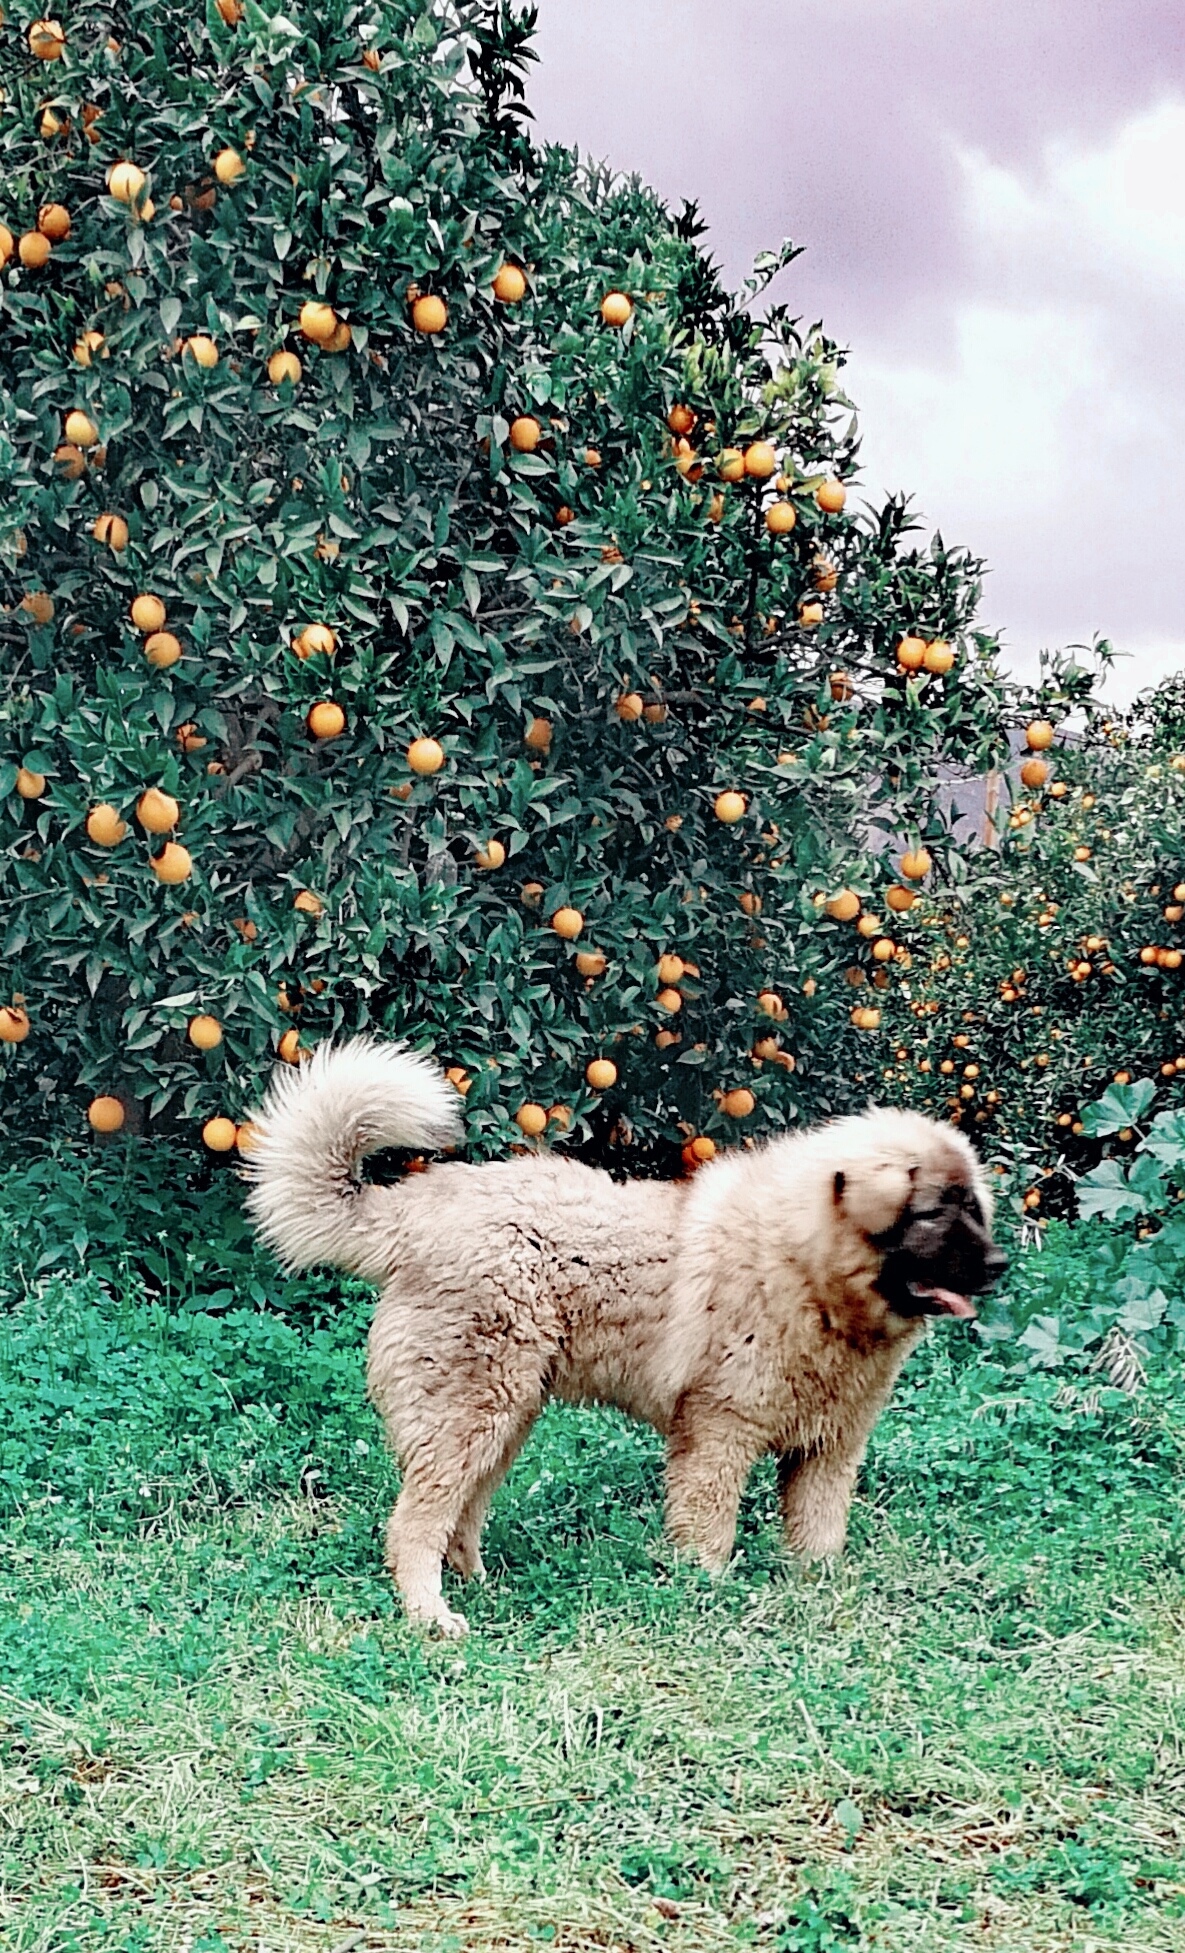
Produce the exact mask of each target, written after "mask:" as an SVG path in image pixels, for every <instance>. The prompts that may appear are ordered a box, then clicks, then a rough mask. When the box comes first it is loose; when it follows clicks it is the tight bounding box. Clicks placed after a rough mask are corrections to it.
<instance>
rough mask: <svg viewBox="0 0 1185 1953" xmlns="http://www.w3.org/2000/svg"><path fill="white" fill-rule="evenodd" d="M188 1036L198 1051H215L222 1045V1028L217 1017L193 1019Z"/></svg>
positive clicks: (191, 1019) (190, 1022)
mask: <svg viewBox="0 0 1185 1953" xmlns="http://www.w3.org/2000/svg"><path fill="white" fill-rule="evenodd" d="M186 1036H187V1037H188V1039H189V1042H190V1043H191V1044H192V1045H194V1046H195V1047H196V1049H197V1050H198V1051H214V1050H216V1049H217V1047H218V1045H220V1044H221V1043H222V1026H221V1024H220V1023H219V1022H218V1019H217V1018H216V1017H191V1018H190V1020H189V1029H188V1031H187V1032H186Z"/></svg>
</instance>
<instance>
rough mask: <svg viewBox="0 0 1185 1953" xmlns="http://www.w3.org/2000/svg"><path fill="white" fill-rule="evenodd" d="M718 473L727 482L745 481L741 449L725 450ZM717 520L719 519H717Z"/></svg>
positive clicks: (718, 466)
mask: <svg viewBox="0 0 1185 1953" xmlns="http://www.w3.org/2000/svg"><path fill="white" fill-rule="evenodd" d="M716 468H717V472H718V473H719V474H720V475H721V476H722V477H723V479H724V480H725V481H743V480H744V478H745V457H744V455H743V454H742V453H741V450H740V449H739V448H724V449H722V450H721V454H720V459H719V461H718V462H717V463H716ZM717 520H719V518H718V517H717Z"/></svg>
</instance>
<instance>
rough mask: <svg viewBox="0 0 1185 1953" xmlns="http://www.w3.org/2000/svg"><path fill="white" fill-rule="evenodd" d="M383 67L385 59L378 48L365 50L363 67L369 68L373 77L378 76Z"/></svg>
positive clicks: (363, 52)
mask: <svg viewBox="0 0 1185 1953" xmlns="http://www.w3.org/2000/svg"><path fill="white" fill-rule="evenodd" d="M382 65H383V57H382V55H381V54H380V53H379V50H378V49H377V47H368V48H364V49H363V51H362V66H363V67H364V68H369V69H370V72H371V74H372V75H377V73H378V71H379V69H380V68H381V67H382Z"/></svg>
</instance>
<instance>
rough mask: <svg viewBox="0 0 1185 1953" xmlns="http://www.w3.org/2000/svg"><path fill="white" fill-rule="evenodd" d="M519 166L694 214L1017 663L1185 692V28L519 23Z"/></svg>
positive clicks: (874, 2)
mask: <svg viewBox="0 0 1185 1953" xmlns="http://www.w3.org/2000/svg"><path fill="white" fill-rule="evenodd" d="M536 50H537V52H538V54H539V57H540V59H539V64H538V66H537V67H536V68H535V69H534V70H533V74H532V79H531V82H530V84H529V90H528V95H529V100H530V104H531V107H532V109H533V111H534V114H535V121H536V130H537V133H538V135H539V136H540V137H542V138H544V139H546V140H550V141H557V142H565V143H568V144H575V145H576V146H578V147H579V148H580V149H581V150H582V151H584V152H585V153H586V154H590V155H592V156H594V157H598V158H604V159H606V160H608V161H609V162H610V163H611V164H612V165H613V166H614V167H615V168H617V169H619V170H621V171H622V172H625V173H629V172H633V171H636V172H638V174H640V175H641V176H642V177H644V178H645V179H646V181H648V182H649V183H651V184H652V185H653V186H654V188H655V189H656V190H658V192H659V193H660V194H661V195H662V196H664V197H665V198H666V199H667V200H668V201H669V202H671V203H672V204H674V205H676V206H677V205H678V204H679V203H680V202H681V201H682V199H683V198H685V197H687V198H691V199H694V200H695V201H696V202H698V204H699V206H700V210H701V214H702V215H703V216H704V217H705V218H706V220H707V221H708V224H709V226H710V229H709V233H708V236H707V238H706V239H705V240H704V241H705V243H706V244H707V246H708V248H709V249H710V251H711V252H712V255H713V256H714V257H715V258H716V260H717V261H718V262H719V264H720V265H721V267H722V269H723V271H724V272H725V274H726V276H727V278H728V280H729V282H730V283H731V284H733V285H734V286H735V285H737V284H739V283H740V281H741V280H742V279H743V277H744V276H745V275H746V273H747V272H748V270H749V268H750V266H751V264H752V261H753V258H754V256H755V255H756V253H757V252H758V251H760V250H762V249H764V248H768V247H771V246H776V245H777V244H779V243H780V242H781V240H782V238H783V237H792V238H793V239H794V241H795V243H796V244H799V245H802V246H804V247H805V253H804V255H803V256H802V257H801V258H799V259H798V260H797V261H796V262H795V264H793V265H792V266H791V267H790V268H789V269H788V270H787V271H785V272H783V273H782V274H781V275H780V277H779V278H778V280H777V282H776V284H775V285H774V287H773V288H772V290H771V293H770V297H771V299H775V300H778V301H780V302H784V303H786V304H787V305H789V307H790V309H791V311H792V312H793V313H795V314H801V315H802V316H803V317H804V319H805V320H806V321H807V322H810V321H812V320H814V319H819V318H821V319H822V320H823V323H824V325H825V327H826V329H827V331H828V332H829V333H830V334H831V336H832V337H833V338H835V339H837V340H838V341H839V342H840V343H841V344H842V345H844V346H846V347H847V348H849V350H850V361H849V365H848V367H847V370H846V375H845V377H846V384H847V390H848V392H849V393H850V394H851V396H852V398H853V399H854V400H855V402H856V404H857V406H858V408H859V409H860V422H861V428H862V433H863V447H862V461H863V484H864V486H865V488H866V489H867V491H868V492H869V493H870V494H871V495H879V494H880V493H882V492H883V491H885V490H892V489H906V490H908V491H909V492H910V493H911V494H912V495H913V496H914V497H915V500H916V503H917V507H918V509H919V511H920V512H921V513H922V514H923V515H924V516H925V517H926V519H927V523H928V526H929V527H931V528H937V529H939V530H941V532H942V534H943V536H944V537H945V539H946V541H947V542H948V543H962V544H965V545H967V546H968V547H969V548H970V549H972V550H973V551H974V552H975V554H977V555H979V556H982V557H984V558H986V560H987V563H988V566H989V572H990V574H989V575H988V578H987V581H986V585H985V593H984V600H983V605H982V610H981V621H982V622H983V623H984V624H985V625H986V626H987V627H989V628H991V629H993V630H998V631H999V632H1000V633H1001V637H1002V641H1003V643H1004V645H1005V647H1006V652H1007V657H1008V661H1009V663H1010V664H1011V665H1012V666H1013V668H1014V669H1015V670H1017V671H1018V672H1024V673H1035V671H1036V668H1037V653H1038V650H1039V648H1040V647H1042V646H1054V645H1066V644H1073V643H1089V641H1090V640H1091V638H1092V637H1093V636H1094V635H1095V633H1101V634H1102V635H1104V636H1106V637H1108V638H1110V640H1111V641H1112V643H1113V644H1114V646H1115V649H1116V650H1117V651H1120V652H1122V653H1124V654H1126V655H1125V656H1124V657H1123V659H1122V660H1121V662H1120V663H1119V664H1118V666H1117V667H1116V670H1115V673H1114V674H1113V675H1112V677H1111V679H1110V680H1109V681H1108V684H1107V688H1106V689H1107V693H1108V696H1109V697H1111V698H1112V699H1114V700H1115V702H1116V703H1119V702H1121V701H1124V700H1127V699H1129V698H1130V697H1132V696H1133V695H1134V694H1135V693H1136V692H1137V691H1139V690H1140V689H1142V688H1143V687H1144V686H1145V685H1147V684H1150V683H1153V682H1155V681H1156V680H1157V679H1158V678H1160V677H1161V676H1163V675H1165V674H1166V673H1168V672H1171V671H1175V670H1177V669H1179V668H1182V667H1185V359H1183V357H1182V348H1183V347H1185V18H1183V16H1182V13H1181V8H1180V0H539V32H538V36H537V40H536Z"/></svg>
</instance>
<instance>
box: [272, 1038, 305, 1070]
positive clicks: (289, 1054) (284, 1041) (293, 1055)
mask: <svg viewBox="0 0 1185 1953" xmlns="http://www.w3.org/2000/svg"><path fill="white" fill-rule="evenodd" d="M276 1050H277V1052H278V1053H279V1055H280V1057H281V1058H282V1059H283V1060H284V1063H285V1064H286V1065H298V1064H299V1063H300V1032H299V1031H285V1033H284V1035H283V1037H282V1038H281V1039H280V1042H279V1044H278V1045H277V1046H276Z"/></svg>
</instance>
